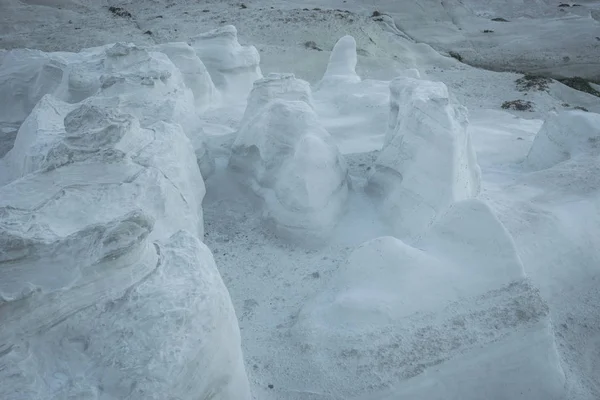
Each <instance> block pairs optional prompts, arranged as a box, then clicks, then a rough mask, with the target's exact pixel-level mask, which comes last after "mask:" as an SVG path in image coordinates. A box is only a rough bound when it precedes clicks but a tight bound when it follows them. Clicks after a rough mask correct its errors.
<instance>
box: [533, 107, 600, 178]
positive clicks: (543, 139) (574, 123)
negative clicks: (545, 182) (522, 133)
mask: <svg viewBox="0 0 600 400" xmlns="http://www.w3.org/2000/svg"><path fill="white" fill-rule="evenodd" d="M580 155H592V156H598V155H600V114H595V113H590V112H585V111H564V112H561V113H558V114H555V115H552V116H550V117H549V118H548V119H547V120H546V121H545V122H544V124H543V125H542V128H541V129H540V131H539V132H538V133H537V135H536V136H535V139H534V141H533V144H532V145H531V149H530V150H529V154H528V155H527V158H526V160H525V164H526V165H527V166H528V167H529V168H531V169H533V170H541V169H546V168H550V167H552V166H554V165H556V164H558V163H560V162H563V161H566V160H569V159H571V158H575V157H577V156H580Z"/></svg>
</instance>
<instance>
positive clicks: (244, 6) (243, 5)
mask: <svg viewBox="0 0 600 400" xmlns="http://www.w3.org/2000/svg"><path fill="white" fill-rule="evenodd" d="M240 8H241V9H245V8H248V6H247V5H245V4H244V3H242V4H240Z"/></svg>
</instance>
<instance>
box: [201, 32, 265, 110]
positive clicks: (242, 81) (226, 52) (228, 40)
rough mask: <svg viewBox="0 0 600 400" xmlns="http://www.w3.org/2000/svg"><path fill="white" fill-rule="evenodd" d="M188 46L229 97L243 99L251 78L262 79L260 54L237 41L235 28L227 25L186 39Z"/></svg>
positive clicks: (253, 79)
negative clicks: (188, 39) (188, 40)
mask: <svg viewBox="0 0 600 400" xmlns="http://www.w3.org/2000/svg"><path fill="white" fill-rule="evenodd" d="M190 45H191V46H192V47H193V48H194V50H195V51H196V54H197V55H198V57H200V59H201V60H202V62H203V63H204V65H206V68H207V69H208V72H209V73H210V76H211V78H212V81H213V82H214V83H215V85H216V87H217V88H218V89H220V90H221V91H223V93H224V95H225V96H226V97H227V98H229V99H240V98H241V99H244V100H245V99H246V96H247V95H248V93H250V90H252V84H253V83H254V81H255V80H257V79H260V78H262V73H261V70H260V66H259V64H260V55H259V54H258V50H256V48H255V47H254V46H242V45H240V43H239V42H238V38H237V29H236V28H235V26H233V25H227V26H224V27H221V28H217V29H213V30H212V31H209V32H206V33H202V34H200V35H198V36H195V37H193V38H191V39H190Z"/></svg>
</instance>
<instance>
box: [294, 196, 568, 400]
mask: <svg viewBox="0 0 600 400" xmlns="http://www.w3.org/2000/svg"><path fill="white" fill-rule="evenodd" d="M417 245H418V248H414V247H411V246H408V245H407V244H405V243H403V242H402V241H400V240H399V239H396V238H392V237H381V238H377V239H373V240H371V241H369V242H367V243H365V244H363V245H361V246H360V247H359V248H358V249H356V250H355V251H354V252H353V253H352V254H351V256H350V258H349V260H348V262H347V263H346V265H344V266H342V267H341V268H340V269H339V271H338V272H337V274H336V276H334V277H333V278H332V279H331V281H330V283H329V284H328V285H327V286H326V288H325V289H324V290H323V291H322V292H321V293H320V294H318V295H317V296H316V297H315V298H314V299H312V300H310V301H309V302H308V303H307V304H306V305H305V306H304V307H303V309H302V310H301V312H300V313H299V315H298V317H297V322H296V323H295V324H294V326H293V327H292V328H291V334H292V336H293V337H294V339H295V340H296V341H297V343H296V344H297V346H298V347H297V351H298V353H297V354H298V362H299V363H306V367H307V368H306V370H309V371H314V372H313V374H312V375H311V376H307V377H304V380H303V381H304V382H310V383H309V384H308V387H306V388H303V389H305V390H306V391H307V392H309V391H310V390H311V388H312V387H311V385H314V387H315V388H323V387H327V388H330V392H331V393H327V394H328V395H331V396H332V398H340V399H341V398H383V396H381V397H369V396H368V395H372V394H373V393H376V392H377V391H381V390H384V389H385V388H389V387H390V386H393V387H397V388H398V389H396V390H395V391H394V393H401V394H405V393H406V394H407V395H408V394H410V396H409V397H407V398H419V399H429V398H435V399H443V398H448V397H444V395H445V396H448V395H449V394H452V395H453V396H458V397H456V398H461V399H465V400H478V399H481V396H482V393H489V394H490V395H491V396H492V397H496V398H503V399H504V398H506V399H508V398H510V399H523V400H525V399H531V398H548V399H556V400H558V399H563V398H564V395H565V393H564V375H563V372H562V369H561V366H560V362H559V358H558V355H557V351H556V348H555V343H554V337H553V334H552V328H551V323H550V316H549V310H548V307H547V305H546V303H545V302H544V301H543V300H542V298H541V297H540V295H539V293H538V291H537V290H536V289H534V288H533V287H532V286H531V284H530V283H529V282H528V280H527V279H526V278H525V275H524V271H523V266H522V265H521V262H520V260H519V258H518V256H517V253H516V250H515V248H514V244H513V242H512V238H511V237H510V235H509V234H508V233H507V231H506V230H505V229H504V227H503V226H502V225H501V224H500V222H499V221H498V220H497V218H496V217H495V216H494V215H493V213H492V211H491V210H490V209H489V207H487V206H486V205H485V204H484V203H482V202H480V201H478V200H466V201H463V202H459V203H456V204H455V205H454V206H452V207H451V209H450V210H449V212H448V213H447V214H445V215H444V216H443V217H442V218H441V219H440V220H439V221H438V223H437V224H436V225H435V226H434V227H433V228H432V229H431V230H430V231H429V234H428V235H426V236H425V237H423V238H422V240H421V241H420V242H419V243H418V244H417ZM294 356H296V353H295V354H294ZM309 366H310V367H309ZM482 370H483V371H485V373H481V371H482ZM531 377H535V379H531ZM415 382H416V383H415ZM506 382H510V384H508V385H507V384H506ZM482 391H483V392H482ZM456 393H458V394H456ZM361 396H364V397H361ZM484 397H485V396H484ZM389 398H399V397H389Z"/></svg>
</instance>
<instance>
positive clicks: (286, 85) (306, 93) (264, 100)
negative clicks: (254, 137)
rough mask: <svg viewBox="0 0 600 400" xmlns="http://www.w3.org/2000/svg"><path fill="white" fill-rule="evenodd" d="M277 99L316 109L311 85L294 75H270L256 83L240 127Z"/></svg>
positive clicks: (249, 96)
mask: <svg viewBox="0 0 600 400" xmlns="http://www.w3.org/2000/svg"><path fill="white" fill-rule="evenodd" d="M275 99H281V100H291V101H303V102H305V103H306V104H308V105H309V106H310V107H311V108H314V106H313V101H312V91H311V89H310V84H309V83H308V82H306V81H305V80H302V79H297V78H296V77H295V76H294V74H289V73H288V74H280V73H274V72H273V73H270V74H269V75H267V76H266V77H264V78H261V79H258V80H256V81H255V82H254V84H253V87H252V91H251V92H250V94H249V95H248V105H247V106H246V110H245V112H244V117H243V118H242V121H241V122H240V126H242V125H244V124H246V123H247V122H248V121H249V120H250V119H251V118H252V117H254V116H255V115H256V114H257V113H258V112H259V110H260V109H261V108H263V107H264V106H265V105H267V104H268V103H269V102H270V101H272V100H275Z"/></svg>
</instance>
